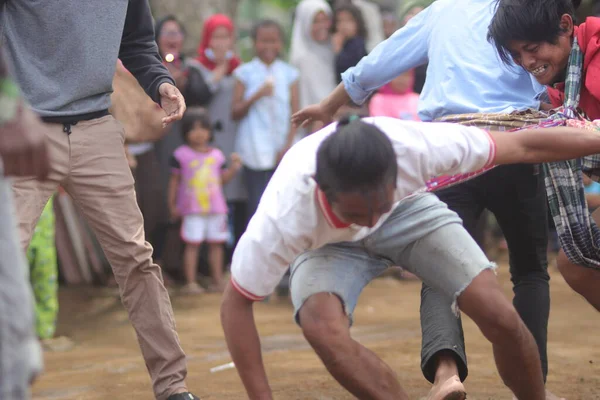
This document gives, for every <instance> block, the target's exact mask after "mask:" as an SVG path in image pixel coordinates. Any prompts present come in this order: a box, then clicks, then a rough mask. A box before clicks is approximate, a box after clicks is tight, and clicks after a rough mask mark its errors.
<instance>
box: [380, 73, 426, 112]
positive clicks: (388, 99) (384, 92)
mask: <svg viewBox="0 0 600 400" xmlns="http://www.w3.org/2000/svg"><path fill="white" fill-rule="evenodd" d="M414 83H415V70H414V69H411V70H408V71H406V72H404V73H403V74H401V75H399V76H397V77H396V78H394V79H393V80H392V81H391V82H390V83H388V84H387V85H385V86H383V87H382V88H381V89H380V90H379V91H378V92H377V94H376V95H374V96H373V97H372V98H371V101H370V102H369V114H370V115H371V116H372V117H392V118H399V119H404V120H409V121H419V115H418V111H419V110H418V105H419V95H418V94H417V93H415V92H414V90H413V86H414Z"/></svg>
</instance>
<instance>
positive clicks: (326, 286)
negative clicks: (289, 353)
mask: <svg viewBox="0 0 600 400" xmlns="http://www.w3.org/2000/svg"><path fill="white" fill-rule="evenodd" d="M360 246H361V245H360V244H359V243H354V244H345V243H344V244H336V245H328V246H325V247H323V248H320V249H318V250H313V251H309V252H307V253H304V254H303V255H301V256H300V257H298V259H297V260H296V261H295V262H294V264H293V265H292V268H291V270H292V275H291V278H290V285H291V294H292V301H293V303H294V307H295V309H296V314H295V315H296V321H297V322H298V323H299V324H300V326H301V327H302V332H303V333H304V336H305V337H306V339H307V340H308V342H309V343H310V345H311V346H312V347H313V349H314V350H315V352H316V353H317V355H318V356H319V357H320V358H321V360H322V361H323V364H324V365H325V367H326V368H327V370H328V371H329V372H330V373H331V375H332V376H333V377H334V378H335V379H336V380H337V381H338V382H339V383H340V384H341V385H342V386H343V387H344V388H346V390H348V391H349V392H350V393H352V394H353V395H354V396H356V397H358V398H359V399H390V400H392V399H393V400H408V396H407V394H406V392H404V390H403V389H402V388H401V387H400V384H399V383H398V380H397V378H396V374H395V373H394V372H393V371H392V369H391V368H390V367H389V366H388V365H386V364H385V363H384V362H383V361H382V360H381V359H380V358H379V357H377V355H375V354H374V353H373V352H371V351H370V350H368V349H367V348H365V347H364V346H362V345H361V344H360V343H358V342H356V341H355V340H353V339H352V337H351V336H350V325H351V323H352V311H353V310H354V307H355V306H356V301H357V300H358V296H359V295H360V292H361V291H362V289H363V287H364V286H365V285H366V284H367V283H369V282H370V281H371V279H373V278H374V277H375V276H377V275H379V274H380V273H381V272H382V271H383V270H385V269H386V268H387V266H388V264H387V263H384V262H383V261H378V260H375V259H373V258H371V257H369V256H368V255H367V253H366V252H365V250H364V248H362V247H360Z"/></svg>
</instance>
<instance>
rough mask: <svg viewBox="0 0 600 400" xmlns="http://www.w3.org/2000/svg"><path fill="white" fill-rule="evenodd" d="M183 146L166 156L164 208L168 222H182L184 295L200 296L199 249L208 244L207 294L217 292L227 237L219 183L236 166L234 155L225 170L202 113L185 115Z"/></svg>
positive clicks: (238, 163) (238, 165)
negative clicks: (168, 174)
mask: <svg viewBox="0 0 600 400" xmlns="http://www.w3.org/2000/svg"><path fill="white" fill-rule="evenodd" d="M182 125H183V126H182V132H183V137H184V142H185V144H184V145H182V146H180V147H178V148H177V149H176V150H175V152H174V153H173V156H172V157H171V162H170V165H171V168H172V173H171V181H170V184H169V209H170V213H171V218H172V219H178V218H182V223H181V238H182V239H183V241H184V242H185V250H184V254H183V267H184V272H185V278H186V281H187V284H186V286H185V287H184V289H183V291H184V292H186V293H190V294H196V293H201V292H202V291H203V289H202V288H201V287H200V286H199V285H198V283H197V282H196V275H197V268H198V253H199V249H200V245H201V244H202V243H203V242H207V243H208V245H209V253H208V254H209V256H208V259H209V263H210V268H211V273H212V277H213V280H214V284H213V285H212V286H211V289H212V290H216V291H222V290H223V288H224V286H225V282H224V281H223V243H225V242H226V241H227V240H228V238H229V229H228V223H227V204H226V202H225V196H224V195H223V187H222V185H223V183H227V182H228V181H230V180H231V179H232V178H233V177H234V175H235V174H236V173H237V171H238V170H239V169H240V168H241V166H242V164H241V160H240V157H239V156H238V155H237V154H235V153H234V154H232V155H231V165H230V166H229V167H228V168H226V167H225V162H226V160H225V156H224V155H223V153H222V152H221V150H219V149H217V148H215V147H211V146H210V142H211V141H212V131H211V129H212V128H211V124H210V120H209V117H208V114H207V113H206V111H205V110H203V109H196V110H190V111H188V112H187V113H186V114H185V116H184V117H183V120H182Z"/></svg>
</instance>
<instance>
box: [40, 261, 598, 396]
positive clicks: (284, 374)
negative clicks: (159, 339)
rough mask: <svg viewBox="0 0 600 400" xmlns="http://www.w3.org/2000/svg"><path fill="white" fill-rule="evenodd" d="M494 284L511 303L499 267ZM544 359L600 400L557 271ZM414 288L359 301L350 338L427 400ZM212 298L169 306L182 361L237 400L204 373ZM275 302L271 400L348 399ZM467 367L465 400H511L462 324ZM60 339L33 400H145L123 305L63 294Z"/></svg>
mask: <svg viewBox="0 0 600 400" xmlns="http://www.w3.org/2000/svg"><path fill="white" fill-rule="evenodd" d="M499 274H500V280H501V282H502V284H503V285H504V288H505V289H506V293H507V295H511V292H510V289H511V285H510V282H509V280H508V273H507V267H506V265H505V264H504V265H501V268H500V272H499ZM551 288H552V312H551V318H550V327H549V341H548V353H549V359H550V373H549V377H548V387H549V388H550V390H552V391H553V392H555V393H556V394H560V395H561V396H565V397H566V398H567V399H568V400H595V399H600V316H599V315H598V313H596V312H595V311H593V310H592V308H591V307H590V306H589V305H587V303H585V302H584V301H583V300H582V299H581V298H579V297H578V296H577V295H575V294H574V293H573V292H571V291H570V289H569V288H568V287H567V285H566V284H565V282H564V281H563V279H562V278H561V277H560V276H559V274H558V273H556V271H553V274H552V281H551ZM419 289H420V283H418V282H407V281H397V280H394V279H392V278H381V279H378V280H376V281H375V282H373V283H372V284H371V285H370V286H369V287H367V288H366V290H365V291H364V292H363V295H362V297H361V298H360V301H359V304H358V306H357V309H356V315H355V321H356V323H355V327H354V328H353V335H354V337H355V338H357V339H358V340H359V341H360V342H361V343H363V344H365V345H366V346H367V347H369V348H370V349H372V350H373V351H375V352H376V353H377V354H378V355H380V356H381V357H382V358H383V359H384V360H385V361H386V362H387V363H389V364H390V366H391V367H392V368H393V369H394V370H395V371H396V372H397V373H398V377H399V379H400V381H401V382H402V384H403V385H404V387H405V388H406V389H407V391H408V393H409V395H410V398H411V399H420V398H421V397H422V396H424V395H426V394H427V391H428V382H426V381H425V379H424V378H423V377H422V375H421V372H420V369H419V362H420V343H421V338H420V326H419ZM219 300H220V298H219V295H217V294H210V295H203V296H201V297H198V298H189V297H179V296H177V295H174V296H173V305H174V308H175V316H176V320H177V326H178V331H179V336H180V338H181V342H182V345H183V348H184V350H185V351H186V352H187V355H188V367H189V378H188V385H189V387H190V389H191V390H192V391H193V392H195V393H196V394H197V395H199V396H200V397H201V398H202V399H244V398H245V396H244V390H243V387H242V385H241V383H240V381H239V379H238V377H237V374H236V372H235V370H234V369H226V370H222V371H219V372H213V373H211V372H210V369H211V368H214V367H217V366H220V365H224V364H227V363H229V362H230V361H231V360H230V358H229V354H228V353H227V349H226V347H225V343H224V341H223V336H222V332H221V327H220V324H219ZM291 313H292V308H291V305H290V304H289V303H288V302H287V301H285V300H282V299H273V300H271V302H270V303H261V304H257V307H256V318H257V321H258V326H259V330H260V333H261V335H262V344H263V347H264V361H265V363H266V366H267V371H268V374H269V378H270V382H271V385H272V388H273V391H274V394H275V397H276V398H277V399H285V400H288V399H289V400H294V399H316V400H333V399H336V400H337V399H350V398H352V397H351V396H350V395H349V394H347V393H346V392H345V391H344V390H343V389H341V388H340V387H339V385H338V384H337V383H336V382H335V381H334V380H333V379H332V378H331V377H330V376H329V374H328V373H327V371H326V370H325V368H324V367H323V366H322V364H321V363H320V361H319V360H318V359H317V357H316V355H315V354H314V353H313V352H312V350H311V349H310V348H309V347H308V345H307V343H306V342H305V340H304V338H303V337H302V335H301V332H300V331H299V328H298V327H296V325H295V324H294V323H293V321H292V317H291ZM464 327H465V335H466V340H467V350H468V356H469V362H470V365H469V366H470V375H469V378H468V379H467V382H466V384H467V390H468V391H469V399H470V400H492V399H494V400H495V399H506V400H510V399H511V394H510V393H509V391H508V390H507V389H506V388H505V387H504V386H503V385H502V383H501V381H500V378H499V376H498V374H497V372H496V370H495V367H494V363H493V359H492V352H491V346H490V345H489V344H488V342H487V341H486V340H485V339H484V338H483V336H482V335H481V333H480V332H479V331H478V329H477V327H476V326H475V325H474V324H473V323H472V322H471V321H470V320H467V319H465V323H464ZM58 333H59V334H61V335H68V336H70V337H71V338H72V339H74V340H75V342H76V347H75V348H74V349H73V350H70V351H67V352H48V353H46V354H45V359H46V372H45V374H44V375H43V377H41V378H40V379H39V380H38V381H37V382H36V383H35V385H34V388H33V393H34V396H33V397H34V399H37V400H54V399H61V400H62V399H64V400H69V399H85V400H88V399H89V400H96V399H98V400H100V399H102V400H105V399H112V400H119V399H123V400H125V399H127V400H131V399H151V398H152V392H151V390H150V380H149V378H148V375H147V372H146V369H145V366H144V363H143V360H142V358H141V356H140V352H139V350H138V346H137V342H136V339H135V335H134V332H133V329H132V328H131V327H130V325H129V322H128V320H127V314H126V313H125V312H124V310H123V308H122V306H121V304H120V302H119V301H118V300H117V299H116V298H115V297H114V296H107V295H106V293H105V291H102V290H101V289H89V288H84V289H81V288H75V289H71V288H68V289H63V290H62V291H61V313H60V319H59V332H58Z"/></svg>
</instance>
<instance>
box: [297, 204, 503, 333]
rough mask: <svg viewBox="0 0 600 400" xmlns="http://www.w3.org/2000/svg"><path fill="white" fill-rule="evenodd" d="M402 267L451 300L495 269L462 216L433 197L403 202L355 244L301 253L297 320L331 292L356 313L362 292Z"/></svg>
mask: <svg viewBox="0 0 600 400" xmlns="http://www.w3.org/2000/svg"><path fill="white" fill-rule="evenodd" d="M393 265H398V266H401V267H402V268H404V269H406V270H408V271H410V272H412V273H413V274H415V275H417V276H418V277H419V278H420V279H421V280H422V281H423V282H425V283H426V284H428V285H429V286H431V287H433V288H434V289H436V290H438V291H439V292H441V293H444V294H445V295H447V296H448V298H450V299H452V300H453V302H452V307H453V309H454V311H455V312H458V308H457V306H456V298H457V297H458V296H459V295H460V294H461V293H462V291H463V290H464V289H465V288H466V287H467V286H468V285H469V284H470V283H471V281H472V280H473V279H474V278H475V277H476V276H477V275H479V273H481V271H483V270H485V269H489V268H494V267H495V265H494V263H492V262H490V261H489V260H488V259H487V257H486V256H485V254H484V253H483V251H482V250H481V249H480V248H479V246H478V245H477V243H475V241H474V240H473V239H472V238H471V236H470V235H469V234H468V233H467V231H466V230H465V229H464V228H463V226H462V221H461V220H460V218H459V217H458V215H457V214H456V213H455V212H454V211H451V210H449V209H448V207H447V206H446V204H445V203H443V202H441V201H440V200H439V199H438V198H437V197H436V196H435V195H433V194H430V193H423V194H419V195H416V196H413V197H411V198H408V199H406V200H404V201H402V202H401V204H400V205H398V206H397V207H396V209H395V210H394V211H393V212H392V214H391V215H390V216H389V218H388V219H387V220H386V221H385V222H384V223H383V224H382V225H381V227H380V228H379V229H377V230H376V231H375V232H373V233H372V234H371V235H369V236H367V237H366V238H364V239H363V240H360V241H357V242H341V243H335V244H328V245H326V246H323V247H321V248H319V249H315V250H310V251H307V252H305V253H302V254H301V255H300V256H298V258H296V260H295V261H294V262H293V263H292V265H291V271H292V272H291V276H290V290H291V296H292V302H293V303H294V309H295V313H294V317H295V319H296V322H297V323H300V321H299V318H298V312H299V310H300V308H301V307H302V305H303V304H304V302H305V301H306V300H307V299H308V298H309V297H310V296H312V295H314V294H317V293H323V292H325V293H333V294H336V295H337V296H338V297H339V298H340V299H341V301H342V303H343V305H344V308H345V311H346V314H347V315H348V317H349V318H350V323H352V312H353V311H354V307H356V302H357V300H358V297H359V295H360V293H361V291H362V289H363V288H364V287H365V286H366V285H367V284H368V283H369V282H371V281H372V280H373V279H374V278H376V277H377V276H378V275H380V274H381V273H382V272H383V271H385V270H386V269H387V268H388V267H390V266H393Z"/></svg>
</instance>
